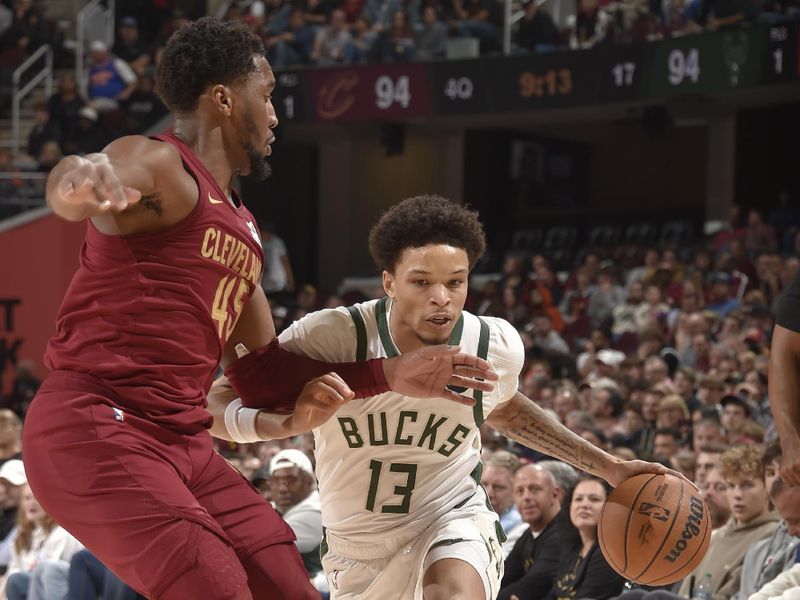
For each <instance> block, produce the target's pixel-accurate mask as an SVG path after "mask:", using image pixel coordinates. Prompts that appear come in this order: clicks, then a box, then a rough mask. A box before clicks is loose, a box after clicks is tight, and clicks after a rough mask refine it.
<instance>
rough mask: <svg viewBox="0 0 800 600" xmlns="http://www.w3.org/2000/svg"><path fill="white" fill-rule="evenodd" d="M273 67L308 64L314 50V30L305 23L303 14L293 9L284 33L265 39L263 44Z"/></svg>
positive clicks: (300, 10) (299, 9)
mask: <svg viewBox="0 0 800 600" xmlns="http://www.w3.org/2000/svg"><path fill="white" fill-rule="evenodd" d="M265 46H266V48H267V54H268V56H269V61H270V64H271V65H272V66H273V67H285V66H287V65H299V64H303V65H305V64H308V63H310V62H311V52H312V51H313V50H314V28H313V27H311V26H310V25H308V24H307V23H306V16H305V12H304V11H303V10H302V9H301V8H293V9H292V12H291V13H289V24H288V27H287V28H286V31H284V32H283V33H279V34H277V35H274V36H270V37H269V38H267V42H266V44H265Z"/></svg>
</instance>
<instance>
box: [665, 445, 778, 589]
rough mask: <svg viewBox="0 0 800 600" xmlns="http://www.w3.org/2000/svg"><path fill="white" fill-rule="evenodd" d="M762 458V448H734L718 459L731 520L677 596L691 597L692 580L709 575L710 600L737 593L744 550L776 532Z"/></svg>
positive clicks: (713, 538)
mask: <svg viewBox="0 0 800 600" xmlns="http://www.w3.org/2000/svg"><path fill="white" fill-rule="evenodd" d="M763 457H764V450H763V448H759V447H757V446H737V447H735V448H731V449H730V450H727V451H726V452H725V453H724V454H723V455H722V456H721V457H720V461H719V471H720V474H721V475H722V477H723V478H724V479H725V484H726V485H727V492H726V495H727V498H728V502H729V504H730V508H731V515H732V516H731V519H730V521H728V523H727V524H726V525H725V526H724V527H722V528H720V529H719V531H718V533H717V534H715V535H714V536H712V538H711V544H710V545H709V547H708V552H707V553H706V556H705V558H704V559H703V561H702V562H701V563H700V565H699V566H698V567H697V569H695V570H694V572H693V573H692V575H690V576H688V577H686V579H684V581H683V584H682V585H681V588H680V591H679V594H680V595H682V596H686V597H688V596H689V595H691V591H692V589H693V587H694V582H695V580H696V579H697V578H698V577H703V576H704V575H705V574H706V573H710V574H711V594H712V597H713V598H715V600H716V599H720V600H728V599H729V598H730V597H731V596H733V594H735V593H736V592H737V591H738V589H739V579H740V575H741V570H742V563H743V561H744V556H745V554H746V552H747V550H748V549H749V548H750V547H751V546H752V545H753V544H755V543H756V542H759V541H761V540H763V539H765V538H768V537H769V536H771V535H772V534H773V533H774V532H775V530H776V529H777V527H778V515H776V514H775V513H772V512H770V510H769V497H768V494H767V488H766V485H765V483H764V464H763V462H762V460H763Z"/></svg>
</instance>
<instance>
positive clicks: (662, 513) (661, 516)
mask: <svg viewBox="0 0 800 600" xmlns="http://www.w3.org/2000/svg"><path fill="white" fill-rule="evenodd" d="M639 514H640V515H645V516H646V517H650V518H651V519H656V520H657V521H666V520H667V519H669V510H668V509H666V508H663V507H661V506H658V505H657V504H651V503H650V502H642V503H641V504H640V505H639Z"/></svg>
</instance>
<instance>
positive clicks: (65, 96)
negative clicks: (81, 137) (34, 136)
mask: <svg viewBox="0 0 800 600" xmlns="http://www.w3.org/2000/svg"><path fill="white" fill-rule="evenodd" d="M47 105H48V107H49V108H50V120H51V121H52V122H53V123H54V124H55V125H56V126H57V127H58V128H59V129H60V130H61V134H62V135H63V136H64V139H65V140H71V139H74V138H75V135H76V134H77V131H78V120H79V119H80V117H79V115H78V113H79V112H80V110H81V108H83V105H84V102H83V98H81V97H80V95H79V94H78V86H77V84H76V83H75V75H74V74H73V73H72V72H67V73H62V74H61V75H60V76H59V78H58V92H56V93H55V94H53V95H52V96H50V99H49V100H48V101H47Z"/></svg>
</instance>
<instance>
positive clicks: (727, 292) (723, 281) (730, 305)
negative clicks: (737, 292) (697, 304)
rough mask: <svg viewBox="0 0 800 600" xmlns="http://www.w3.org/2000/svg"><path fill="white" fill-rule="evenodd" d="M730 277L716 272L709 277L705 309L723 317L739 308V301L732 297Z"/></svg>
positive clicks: (721, 272)
mask: <svg viewBox="0 0 800 600" xmlns="http://www.w3.org/2000/svg"><path fill="white" fill-rule="evenodd" d="M731 283H732V277H731V276H730V274H728V273H725V272H723V271H718V272H717V273H715V274H714V275H712V276H711V282H710V286H709V290H708V298H707V302H706V309H707V310H710V311H711V312H713V313H715V314H717V315H719V316H721V317H725V316H727V315H728V313H730V312H731V311H734V310H736V309H737V308H739V301H738V300H737V299H736V298H734V297H733V296H732V290H731Z"/></svg>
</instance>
